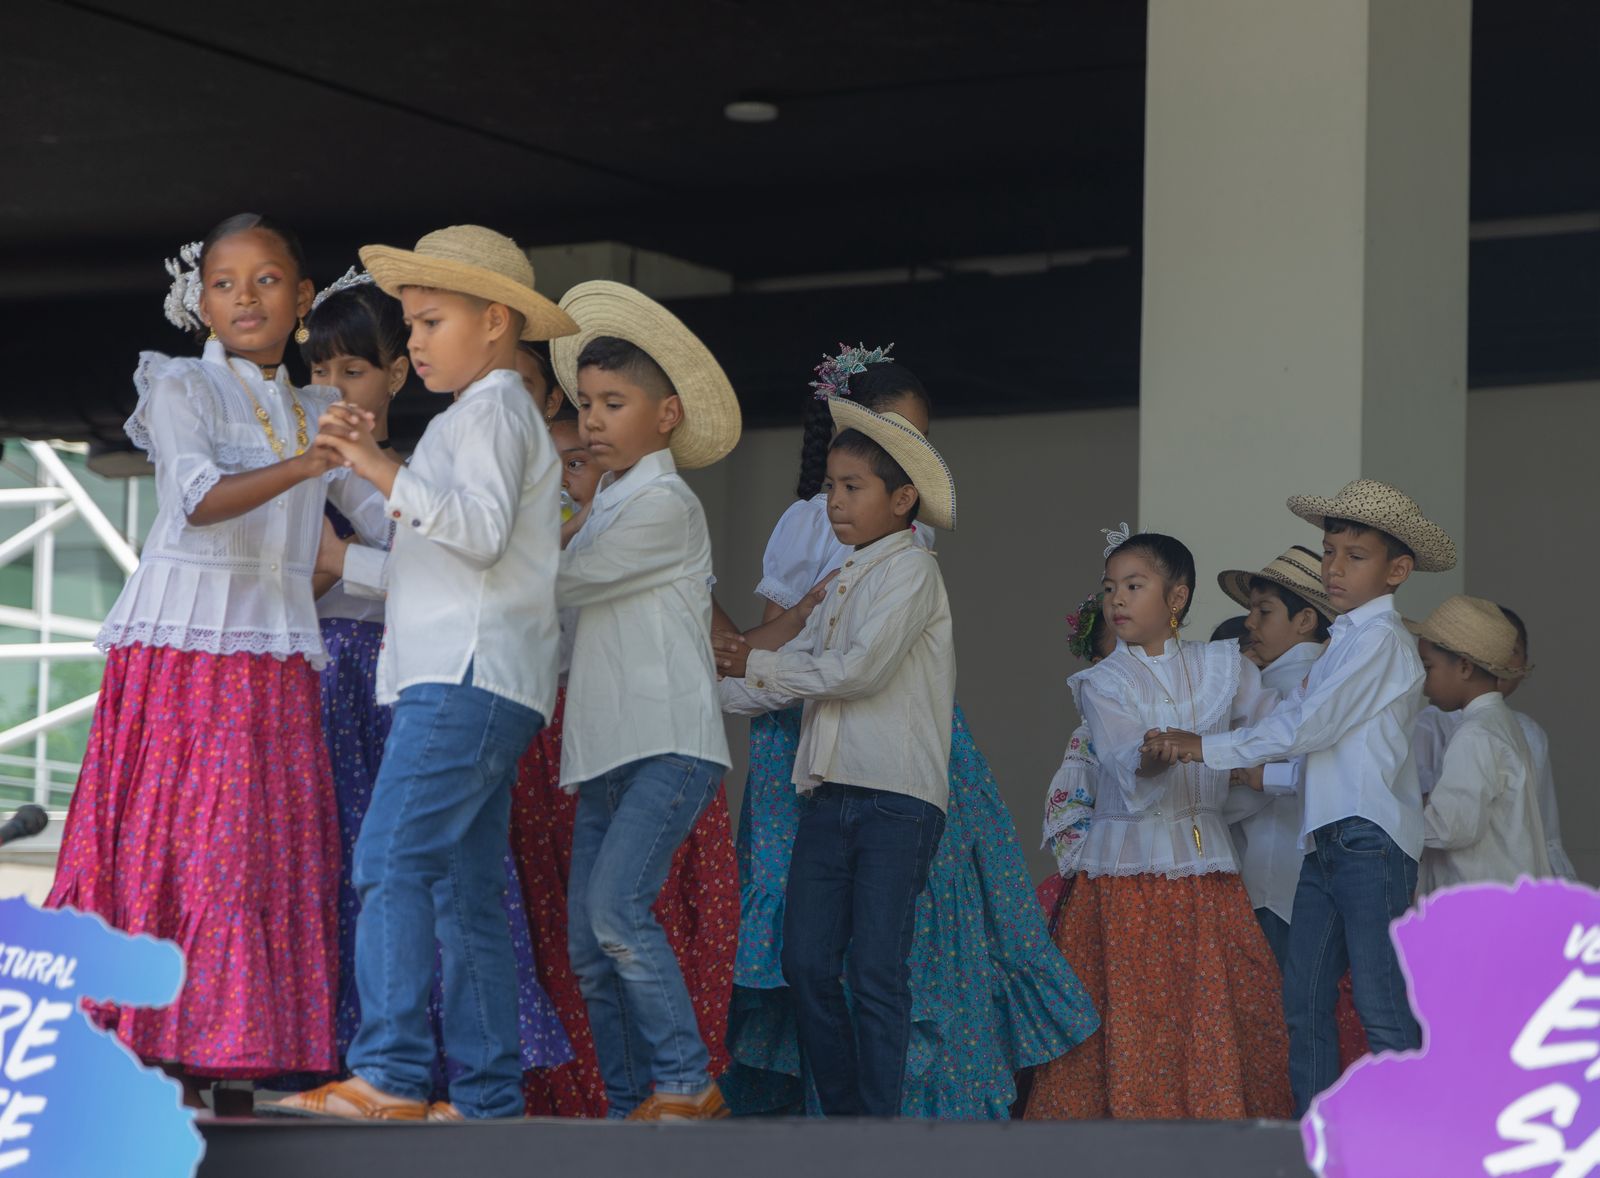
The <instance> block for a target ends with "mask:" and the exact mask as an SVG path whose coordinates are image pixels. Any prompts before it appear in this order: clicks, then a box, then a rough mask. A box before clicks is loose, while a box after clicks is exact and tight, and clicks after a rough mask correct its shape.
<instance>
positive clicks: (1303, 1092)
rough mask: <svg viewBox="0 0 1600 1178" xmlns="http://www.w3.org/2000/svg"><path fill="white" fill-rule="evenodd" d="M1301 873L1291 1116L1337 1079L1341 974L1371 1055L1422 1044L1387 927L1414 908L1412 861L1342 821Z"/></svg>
mask: <svg viewBox="0 0 1600 1178" xmlns="http://www.w3.org/2000/svg"><path fill="white" fill-rule="evenodd" d="M1314 838H1315V839H1316V849H1315V850H1314V851H1312V852H1311V853H1310V854H1308V855H1307V856H1306V858H1305V863H1304V865H1303V866H1302V867H1301V869H1300V886H1299V887H1298V888H1296V889H1295V894H1294V920H1293V921H1291V922H1290V924H1289V959H1288V964H1287V967H1286V968H1285V970H1284V975H1283V1010H1284V1014H1285V1016H1286V1017H1287V1019H1288V1022H1289V1085H1290V1088H1291V1089H1292V1090H1293V1093H1294V1115H1295V1117H1296V1118H1299V1117H1301V1116H1303V1115H1304V1114H1305V1111H1306V1107H1307V1106H1308V1105H1309V1104H1310V1103H1311V1098H1312V1097H1314V1096H1316V1095H1317V1093H1319V1092H1322V1091H1325V1090H1326V1089H1328V1088H1330V1087H1332V1086H1333V1083H1334V1081H1335V1080H1337V1079H1338V1078H1339V1030H1338V1026H1337V1025H1336V1023H1335V1021H1334V1008H1335V1006H1336V1005H1337V1004H1338V1001H1339V979H1340V978H1342V977H1343V976H1344V971H1345V969H1346V968H1348V969H1349V970H1350V980H1351V982H1352V984H1353V986H1354V990H1355V993H1354V998H1355V1005H1356V1013H1357V1014H1358V1015H1359V1016H1360V1018H1361V1026H1362V1028H1363V1029H1364V1030H1365V1031H1366V1033H1367V1042H1368V1044H1370V1045H1371V1047H1372V1050H1373V1051H1374V1052H1378V1051H1408V1050H1411V1049H1414V1048H1417V1047H1420V1046H1421V1045H1422V1031H1421V1028H1419V1027H1418V1025H1417V1019H1416V1016H1415V1015H1414V1014H1412V1013H1411V1004H1410V1002H1409V1001H1408V1000H1407V998H1406V981H1405V976H1404V975H1403V974H1402V973H1401V972H1400V958H1399V956H1398V955H1397V954H1396V952H1395V948H1394V942H1393V941H1391V940H1390V939H1389V924H1390V922H1391V921H1393V920H1394V919H1395V918H1396V917H1398V916H1400V915H1401V914H1402V913H1404V912H1405V910H1406V909H1407V908H1408V907H1410V905H1411V897H1412V894H1413V893H1414V892H1415V891H1416V890H1417V861H1416V860H1415V859H1413V858H1411V856H1409V855H1407V854H1406V853H1405V852H1404V851H1402V850H1401V849H1400V848H1399V847H1398V846H1396V845H1395V841H1394V840H1393V839H1392V838H1390V837H1389V836H1388V835H1387V834H1385V833H1384V830H1383V828H1382V827H1380V826H1379V825H1378V824H1377V823H1375V822H1371V821H1369V820H1368V819H1365V818H1341V819H1340V820H1339V821H1338V822H1332V823H1329V824H1328V825H1327V826H1324V827H1322V828H1320V829H1319V830H1317V831H1316V832H1315V835H1314Z"/></svg>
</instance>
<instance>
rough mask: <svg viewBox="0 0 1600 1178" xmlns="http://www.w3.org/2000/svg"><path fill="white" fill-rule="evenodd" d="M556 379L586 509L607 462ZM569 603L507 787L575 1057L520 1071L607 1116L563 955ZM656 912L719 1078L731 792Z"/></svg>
mask: <svg viewBox="0 0 1600 1178" xmlns="http://www.w3.org/2000/svg"><path fill="white" fill-rule="evenodd" d="M525 379H526V376H525ZM553 387H554V389H555V392H556V394H557V395H559V396H560V397H561V401H560V405H559V407H558V408H557V410H556V412H555V413H554V414H552V415H551V416H550V417H549V426H550V440H551V441H552V442H553V443H554V444H555V448H556V457H557V459H558V460H559V461H560V463H561V487H562V489H563V490H564V491H565V492H566V493H567V495H568V498H569V499H570V501H571V503H572V505H573V507H574V509H575V510H576V511H580V512H581V511H583V510H584V509H585V508H586V507H588V505H589V504H590V503H591V502H592V501H593V499H594V495H595V491H596V489H597V486H598V484H599V482H600V476H601V475H602V474H603V473H604V472H603V471H602V470H601V468H600V466H599V465H598V464H597V463H596V462H595V461H594V459H593V456H592V455H591V454H590V453H589V449H588V447H587V446H586V445H585V444H584V441H583V436H582V432H581V431H580V429H579V428H578V411H577V410H576V409H575V408H574V407H573V406H572V404H571V403H570V402H569V401H568V400H567V397H566V394H565V393H562V392H561V389H560V386H559V385H553ZM537 400H538V399H537V398H535V403H536V404H537ZM574 612H575V611H571V610H563V611H562V627H561V647H562V659H561V667H562V686H561V689H560V692H559V693H558V697H557V702H556V710H555V714H554V715H553V716H552V717H551V721H550V723H549V724H548V725H547V726H546V727H545V728H544V729H543V730H542V731H541V732H540V733H539V735H538V736H537V737H536V738H535V739H534V742H533V744H531V745H530V746H529V747H528V751H527V752H526V753H525V754H524V755H523V758H522V762H521V764H520V765H519V766H518V770H517V786H516V790H515V792H514V793H513V795H512V808H511V844H512V847H513V849H514V850H515V852H516V856H517V869H518V874H519V875H520V876H521V879H522V890H523V898H524V901H525V903H526V905H527V910H528V915H529V922H530V924H531V925H532V927H533V929H534V937H535V941H536V943H537V946H538V953H537V957H538V967H539V980H540V982H541V983H542V984H543V986H544V988H545V990H546V991H547V992H548V993H549V995H550V998H551V1001H552V1002H554V1003H555V1007H556V1010H557V1012H558V1013H559V1014H560V1016H561V1022H562V1025H563V1026H564V1027H565V1028H566V1032H567V1038H568V1039H569V1040H570V1041H571V1043H572V1051H573V1059H572V1061H571V1062H570V1063H568V1064H565V1065H563V1066H562V1067H559V1068H555V1069H553V1070H542V1071H537V1072H528V1073H527V1074H526V1075H525V1076H524V1077H523V1080H524V1083H523V1093H524V1095H525V1096H526V1097H527V1102H528V1115H529V1116H552V1117H603V1116H605V1115H606V1090H605V1083H604V1081H603V1080H602V1079H601V1076H600V1063H599V1060H598V1058H597V1057H596V1055H595V1047H594V1036H593V1035H592V1034H591V1033H590V1030H589V1012H588V1009H587V1007H586V1006H585V1004H584V1001H583V991H582V990H581V988H580V987H579V985H578V978H577V975H576V974H574V973H573V972H572V964H571V962H570V960H569V958H568V955H567V879H568V875H569V872H570V870H571V864H572V831H573V823H574V820H575V819H576V816H577V806H578V799H577V798H576V797H574V796H573V795H572V794H569V793H567V792H566V791H564V790H563V789H562V788H561V784H560V781H561V727H562V713H563V709H564V706H565V704H564V699H565V696H566V684H565V679H566V674H567V670H568V668H569V667H570V665H571V656H572V638H573V631H574V625H573V622H574V621H575V617H574V616H571V615H574ZM654 913H655V917H656V919H657V920H658V921H660V923H661V927H662V929H663V930H664V931H665V932H666V934H667V941H668V943H669V944H670V945H671V946H672V951H673V954H674V956H675V957H676V958H677V960H678V965H679V968H680V969H681V970H682V971H683V980H684V983H685V984H686V985H687V986H688V988H689V997H690V1000H691V1002H692V1003H693V1004H694V1012H695V1019H696V1022H697V1024H698V1026H699V1028H700V1036H701V1038H702V1039H703V1040H704V1041H705V1044H706V1047H707V1049H708V1050H709V1052H710V1067H709V1071H710V1073H711V1075H712V1077H713V1078H715V1077H717V1076H720V1075H721V1074H722V1073H723V1072H724V1071H725V1070H726V1069H727V1066H728V1051H727V1047H726V1046H725V1045H724V1042H723V1040H724V1032H725V1029H726V1027H727V1023H728V1001H729V998H730V996H731V993H732V988H733V958H734V951H735V940H736V938H737V934H738V913H739V898H738V893H737V884H736V880H735V876H734V868H733V836H732V833H731V830H730V828H729V823H728V800H727V797H726V796H725V795H724V794H723V792H722V791H721V790H720V789H719V790H718V791H717V796H716V797H715V798H713V799H712V802H711V805H709V806H708V807H707V808H706V812H705V813H704V814H702V815H701V816H700V820H699V821H698V822H696V823H695V826H694V829H693V830H692V831H690V832H689V837H688V838H687V839H685V840H684V843H683V845H682V846H680V847H679V848H678V852H677V854H676V855H674V856H673V860H672V869H671V870H670V871H669V872H668V873H667V882H666V883H665V884H664V885H663V886H662V889H661V896H660V898H659V899H658V900H657V901H656V906H655V908H654Z"/></svg>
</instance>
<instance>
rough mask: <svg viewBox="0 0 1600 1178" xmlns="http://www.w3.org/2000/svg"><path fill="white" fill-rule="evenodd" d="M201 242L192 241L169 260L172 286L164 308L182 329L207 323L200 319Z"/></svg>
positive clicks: (174, 323) (195, 329) (185, 329)
mask: <svg viewBox="0 0 1600 1178" xmlns="http://www.w3.org/2000/svg"><path fill="white" fill-rule="evenodd" d="M201 244H202V243H201V242H198V241H191V242H190V243H189V244H188V245H186V246H184V247H183V248H181V249H180V250H178V256H177V257H175V258H168V259H167V273H168V274H170V275H172V285H171V287H169V288H168V290H167V298H166V302H165V303H163V304H162V308H161V309H162V310H163V311H165V312H166V316H167V322H168V323H170V324H172V326H174V327H176V328H178V329H179V330H181V331H199V330H200V329H201V328H202V327H204V326H205V324H204V323H203V322H201V319H200V287H201V283H200V246H201Z"/></svg>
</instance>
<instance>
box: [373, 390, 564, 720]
mask: <svg viewBox="0 0 1600 1178" xmlns="http://www.w3.org/2000/svg"><path fill="white" fill-rule="evenodd" d="M560 485H561V467H560V464H559V463H558V462H557V461H556V454H555V448H554V447H553V446H552V445H551V444H550V435H549V433H548V431H546V429H545V428H544V425H543V423H541V422H540V420H539V416H538V414H537V412H536V411H535V410H534V408H533V402H532V400H530V399H529V397H528V392H527V389H526V388H524V387H523V384H522V378H521V377H520V376H518V375H517V374H516V373H515V372H513V371H512V370H511V369H509V368H502V369H497V370H495V371H494V372H491V373H489V375H487V376H485V377H483V378H482V379H481V380H478V381H474V382H473V383H472V384H470V385H468V386H467V387H466V388H465V389H464V390H462V392H461V394H460V395H459V396H458V397H457V398H456V400H455V403H454V404H452V405H451V406H450V408H448V409H446V410H445V411H444V412H443V413H441V414H439V416H437V417H435V418H434V419H433V420H432V421H430V422H429V423H428V428H427V430H426V431H425V432H424V433H423V435H422V440H421V441H420V442H418V443H417V448H416V451H415V452H414V453H413V454H412V455H411V460H410V462H409V463H408V464H407V465H406V466H403V467H401V468H400V469H399V470H398V471H397V472H396V473H395V478H394V486H393V487H392V488H391V490H390V493H389V498H388V500H387V502H386V503H385V508H386V511H387V514H388V517H389V519H390V520H392V521H393V523H394V543H393V546H392V548H391V549H390V551H389V552H388V553H385V552H383V551H382V550H381V549H376V548H363V547H360V546H356V545H352V546H351V547H350V548H349V549H347V550H346V552H345V560H344V580H345V584H346V586H347V587H350V588H352V589H353V590H357V591H361V590H365V591H369V592H370V591H374V590H376V591H379V592H382V591H384V590H386V591H387V594H388V600H387V626H386V629H385V634H384V642H383V652H382V654H380V655H379V656H378V702H380V703H393V702H394V701H395V700H396V699H398V698H399V696H400V693H401V692H402V691H404V690H405V689H406V688H407V687H412V686H414V685H416V684H419V683H460V682H461V681H462V679H463V678H464V677H465V675H466V672H467V667H468V666H469V665H470V666H471V667H472V685H473V686H474V687H481V688H483V689H484V690H485V691H489V692H493V693H494V694H495V695H498V696H502V697H504V698H506V699H509V700H511V701H512V702H513V703H519V704H521V705H522V706H524V707H528V708H533V709H534V710H535V711H537V712H538V713H539V714H540V715H542V716H546V717H548V716H549V715H550V712H551V710H552V709H553V708H554V706H555V698H556V649H557V645H558V643H559V636H558V633H557V626H556V606H555V580H556V563H557V560H558V558H559V554H560V551H561V509H560V503H559V500H558V494H559V488H560Z"/></svg>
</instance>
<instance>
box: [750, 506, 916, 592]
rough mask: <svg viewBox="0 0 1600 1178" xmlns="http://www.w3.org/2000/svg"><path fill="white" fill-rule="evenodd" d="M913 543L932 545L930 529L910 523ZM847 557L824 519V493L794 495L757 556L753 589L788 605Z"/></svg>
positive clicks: (825, 510)
mask: <svg viewBox="0 0 1600 1178" xmlns="http://www.w3.org/2000/svg"><path fill="white" fill-rule="evenodd" d="M914 527H915V528H916V540H917V543H918V544H920V545H922V547H924V548H927V549H932V548H933V529H932V528H930V527H926V526H924V525H923V524H916V525H914ZM849 557H850V547H849V546H848V545H846V544H842V543H840V541H839V538H838V537H837V536H835V535H834V534H833V525H832V524H830V523H829V522H828V496H827V493H826V492H823V491H819V492H817V494H815V495H813V496H811V498H809V499H797V500H795V501H794V502H793V503H791V504H790V505H789V509H788V510H787V511H785V512H784V513H783V515H782V516H781V517H780V518H779V519H778V523H777V526H776V527H774V528H773V529H772V536H771V538H770V539H768V540H767V550H766V553H765V554H764V555H763V556H762V558H761V583H760V584H759V585H757V586H756V592H757V593H758V594H759V595H760V596H762V597H765V598H766V599H767V600H768V601H774V602H777V603H778V604H779V605H781V606H782V607H783V608H784V609H789V608H790V607H791V606H793V605H794V604H795V603H796V602H798V601H799V600H800V599H801V598H802V597H804V596H805V595H806V594H807V593H808V592H810V590H811V588H812V587H813V586H814V585H816V583H817V582H818V581H820V580H822V578H823V577H825V576H826V575H827V574H829V573H831V572H833V570H834V569H837V568H841V567H843V565H844V562H845V561H846V560H848V559H849Z"/></svg>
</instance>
